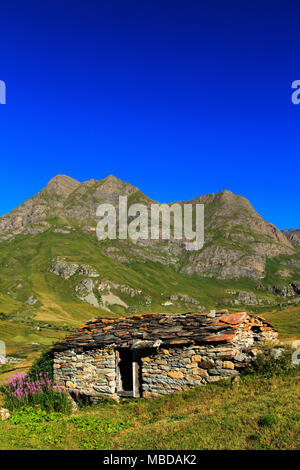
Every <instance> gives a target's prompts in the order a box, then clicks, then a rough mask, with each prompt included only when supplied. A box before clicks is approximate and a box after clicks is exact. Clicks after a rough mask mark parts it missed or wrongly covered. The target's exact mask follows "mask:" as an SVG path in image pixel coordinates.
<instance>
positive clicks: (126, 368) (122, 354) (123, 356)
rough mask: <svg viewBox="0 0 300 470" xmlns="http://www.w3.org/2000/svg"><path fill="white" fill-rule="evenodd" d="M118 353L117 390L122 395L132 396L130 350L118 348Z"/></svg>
mask: <svg viewBox="0 0 300 470" xmlns="http://www.w3.org/2000/svg"><path fill="white" fill-rule="evenodd" d="M118 353H119V354H118V356H119V358H118V359H119V361H118V364H117V369H118V370H119V381H118V382H119V384H118V385H119V387H118V388H119V390H117V391H118V392H119V394H122V395H124V396H133V373H132V362H133V361H132V359H133V358H132V351H131V350H130V349H120V350H119V351H118Z"/></svg>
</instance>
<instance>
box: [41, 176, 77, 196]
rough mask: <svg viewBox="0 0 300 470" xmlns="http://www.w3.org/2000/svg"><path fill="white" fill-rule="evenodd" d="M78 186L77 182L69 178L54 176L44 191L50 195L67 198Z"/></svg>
mask: <svg viewBox="0 0 300 470" xmlns="http://www.w3.org/2000/svg"><path fill="white" fill-rule="evenodd" d="M78 185H80V183H79V181H76V180H75V179H74V178H71V177H70V176H67V175H56V176H54V178H52V179H51V180H50V181H49V183H48V184H47V186H46V188H45V189H46V190H47V191H48V192H50V193H55V194H59V195H60V196H68V195H69V194H70V193H71V192H72V191H74V189H75V188H77V186H78Z"/></svg>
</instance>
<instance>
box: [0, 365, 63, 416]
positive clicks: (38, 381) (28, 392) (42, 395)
mask: <svg viewBox="0 0 300 470" xmlns="http://www.w3.org/2000/svg"><path fill="white" fill-rule="evenodd" d="M1 391H2V393H3V394H4V396H5V405H6V407H7V408H9V409H10V410H13V409H18V408H22V407H24V406H40V407H41V408H42V409H45V410H47V411H63V412H66V411H69V410H70V400H69V396H68V393H67V391H66V389H65V388H64V387H61V386H59V385H56V384H55V383H54V382H53V381H52V380H51V379H50V378H49V373H48V372H45V373H44V374H42V373H41V372H40V373H39V374H38V373H37V374H36V376H35V378H34V379H33V378H31V377H29V376H28V375H25V374H17V375H15V376H13V377H10V379H9V380H8V382H7V383H6V384H5V385H4V386H3V387H2V388H1Z"/></svg>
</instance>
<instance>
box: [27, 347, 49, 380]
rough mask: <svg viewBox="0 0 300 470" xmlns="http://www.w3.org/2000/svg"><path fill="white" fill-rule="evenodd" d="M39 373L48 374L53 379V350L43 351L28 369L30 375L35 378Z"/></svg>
mask: <svg viewBox="0 0 300 470" xmlns="http://www.w3.org/2000/svg"><path fill="white" fill-rule="evenodd" d="M39 374H42V375H45V374H48V376H49V379H51V380H52V379H53V356H52V352H51V351H43V352H42V354H41V355H40V357H39V358H38V359H36V360H35V361H34V363H33V364H32V366H31V368H30V369H29V371H28V376H29V377H30V378H31V379H33V380H34V379H35V377H36V375H39Z"/></svg>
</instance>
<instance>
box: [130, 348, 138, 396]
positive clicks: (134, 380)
mask: <svg viewBox="0 0 300 470" xmlns="http://www.w3.org/2000/svg"><path fill="white" fill-rule="evenodd" d="M132 385H133V387H132V388H133V398H139V397H140V392H139V388H140V384H139V364H138V362H137V354H136V352H135V351H133V352H132Z"/></svg>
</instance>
